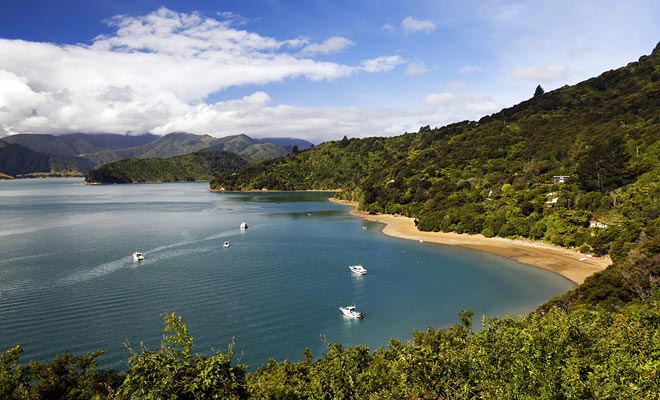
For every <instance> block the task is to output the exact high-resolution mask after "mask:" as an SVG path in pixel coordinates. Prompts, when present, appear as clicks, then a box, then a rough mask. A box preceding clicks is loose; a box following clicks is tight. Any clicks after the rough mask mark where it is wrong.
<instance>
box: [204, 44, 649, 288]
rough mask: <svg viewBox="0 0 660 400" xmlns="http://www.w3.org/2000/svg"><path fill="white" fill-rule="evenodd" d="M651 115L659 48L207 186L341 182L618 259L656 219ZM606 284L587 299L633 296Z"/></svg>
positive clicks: (426, 217)
mask: <svg viewBox="0 0 660 400" xmlns="http://www.w3.org/2000/svg"><path fill="white" fill-rule="evenodd" d="M659 115H660V45H659V46H658V47H656V49H655V50H654V51H653V53H652V54H651V55H649V56H643V57H641V58H640V59H639V61H637V62H633V63H630V64H629V65H627V66H625V67H622V68H619V69H617V70H613V71H608V72H605V73H603V74H602V75H600V76H599V77H596V78H592V79H589V80H587V81H585V82H582V83H580V84H577V85H575V86H565V87H562V88H560V89H557V90H554V91H551V92H548V93H545V94H542V95H539V96H534V97H532V98H531V99H529V100H527V101H524V102H522V103H520V104H518V105H515V106H513V107H511V108H507V109H504V110H502V111H500V112H499V113H496V114H493V115H490V116H487V117H484V118H482V119H481V120H480V121H478V122H474V121H465V122H460V123H456V124H451V125H448V126H445V127H442V128H436V129H432V128H431V127H429V126H426V127H422V128H421V129H420V130H419V132H415V133H406V134H404V135H402V136H398V137H392V138H377V137H374V138H366V139H350V140H349V139H347V138H344V139H343V140H341V141H334V142H328V143H323V144H321V145H318V146H316V147H314V148H311V149H308V150H305V151H302V152H300V153H299V154H296V155H291V156H287V157H283V158H279V159H275V160H271V161H267V162H263V163H260V164H258V165H255V166H250V167H248V168H246V169H244V170H242V171H240V172H239V173H237V174H232V175H224V176H220V177H218V178H216V179H214V180H213V181H212V182H211V189H212V190H255V189H271V190H272V189H277V190H309V189H340V190H341V191H342V192H341V193H340V194H339V196H343V197H345V198H348V199H353V200H357V201H359V203H360V208H361V209H363V210H365V211H368V212H371V213H390V214H397V213H398V214H403V215H406V216H410V217H414V218H416V221H417V226H418V228H419V229H421V230H426V231H453V232H459V233H481V234H483V235H485V236H487V237H490V236H502V237H509V238H519V237H524V238H531V239H535V240H542V241H546V242H549V243H554V244H558V245H561V246H565V247H575V248H580V250H581V251H583V252H585V253H593V254H596V255H600V254H605V253H609V254H610V255H611V256H612V258H613V259H614V260H615V261H618V262H623V261H624V260H625V258H626V256H627V254H628V252H629V249H630V248H632V247H634V246H635V243H636V242H637V241H638V240H639V238H640V235H642V234H643V233H644V232H646V231H647V230H648V229H649V226H650V225H651V224H653V223H655V222H656V221H657V220H658V217H659V216H660V117H659ZM559 176H563V177H566V178H563V179H562V178H555V177H559ZM561 181H564V182H561ZM591 221H598V222H600V223H601V224H600V225H598V224H595V223H591ZM605 225H607V228H601V227H598V226H605ZM653 276H655V275H653V274H652V275H651V277H650V278H647V279H646V281H647V282H654V279H655V278H653ZM658 276H659V277H660V271H658ZM615 280H616V284H617V285H619V287H620V288H622V289H621V290H620V291H617V290H613V291H607V290H606V291H601V294H600V295H599V296H596V297H598V298H601V299H602V298H603V296H605V297H608V298H611V299H612V300H625V299H629V298H630V297H638V296H636V295H634V293H633V292H634V291H635V290H636V289H635V288H634V287H633V286H634V285H635V284H634V283H626V280H625V279H624V278H622V277H621V275H620V273H619V272H617V278H616V279H615ZM649 284H650V283H649ZM647 286H648V285H647ZM583 297H584V298H588V297H589V296H583Z"/></svg>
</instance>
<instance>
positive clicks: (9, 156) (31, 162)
mask: <svg viewBox="0 0 660 400" xmlns="http://www.w3.org/2000/svg"><path fill="white" fill-rule="evenodd" d="M92 168H93V164H92V163H91V162H89V161H87V160H85V159H82V158H79V157H69V156H56V155H52V154H46V153H41V152H38V151H33V150H31V149H29V148H27V147H25V146H22V145H20V144H15V143H7V142H4V141H1V140H0V172H3V173H6V174H8V175H10V176H48V175H58V176H82V175H84V174H85V173H86V172H88V171H90V170H91V169H92Z"/></svg>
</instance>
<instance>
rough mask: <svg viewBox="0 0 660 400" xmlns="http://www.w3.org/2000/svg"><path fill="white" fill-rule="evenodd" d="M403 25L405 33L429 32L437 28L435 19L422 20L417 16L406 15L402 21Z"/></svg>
mask: <svg viewBox="0 0 660 400" xmlns="http://www.w3.org/2000/svg"><path fill="white" fill-rule="evenodd" d="M401 27H402V28H403V31H404V32H405V33H415V32H424V33H429V32H433V31H434V30H435V28H436V25H435V24H434V23H433V21H431V20H428V19H425V20H420V19H417V18H415V17H412V16H410V17H406V18H404V19H403V21H401Z"/></svg>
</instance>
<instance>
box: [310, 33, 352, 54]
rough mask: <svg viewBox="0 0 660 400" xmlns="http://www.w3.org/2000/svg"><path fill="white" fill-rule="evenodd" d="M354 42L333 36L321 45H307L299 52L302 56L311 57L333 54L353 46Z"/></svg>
mask: <svg viewBox="0 0 660 400" xmlns="http://www.w3.org/2000/svg"><path fill="white" fill-rule="evenodd" d="M354 45H355V42H353V41H352V40H350V39H346V38H345V37H341V36H333V37H331V38H329V39H326V40H324V41H323V42H321V43H312V44H309V45H307V46H305V47H303V48H302V50H300V54H301V55H303V56H313V55H316V54H333V53H338V52H340V51H342V50H344V49H345V48H347V47H351V46H354Z"/></svg>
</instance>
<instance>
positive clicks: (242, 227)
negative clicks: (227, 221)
mask: <svg viewBox="0 0 660 400" xmlns="http://www.w3.org/2000/svg"><path fill="white" fill-rule="evenodd" d="M247 228H248V224H247V222H245V221H243V222H241V229H247Z"/></svg>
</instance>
